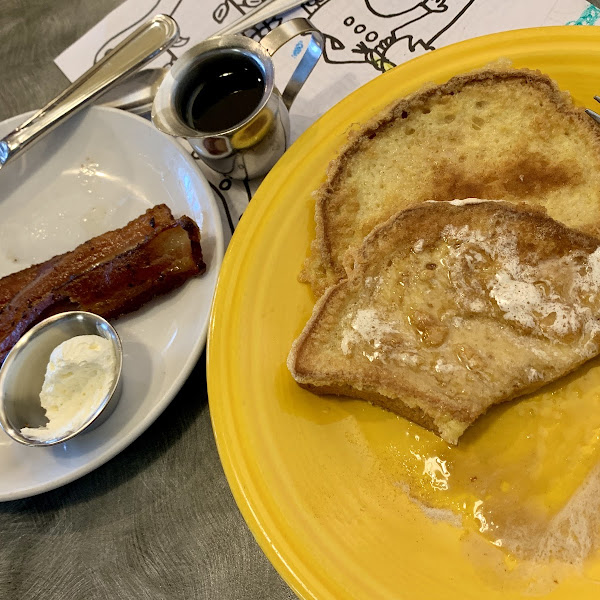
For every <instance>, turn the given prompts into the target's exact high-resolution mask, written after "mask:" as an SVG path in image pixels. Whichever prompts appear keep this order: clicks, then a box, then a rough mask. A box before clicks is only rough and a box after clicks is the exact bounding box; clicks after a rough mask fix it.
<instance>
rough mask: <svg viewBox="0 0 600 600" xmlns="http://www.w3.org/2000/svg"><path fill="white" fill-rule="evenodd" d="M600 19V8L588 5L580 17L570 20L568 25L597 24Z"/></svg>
mask: <svg viewBox="0 0 600 600" xmlns="http://www.w3.org/2000/svg"><path fill="white" fill-rule="evenodd" d="M598 19H600V8H596V7H595V6H588V7H587V8H586V9H585V10H584V11H583V12H582V13H581V16H580V17H579V18H578V19H576V20H575V21H569V22H568V23H567V25H595V24H596V22H597V21H598Z"/></svg>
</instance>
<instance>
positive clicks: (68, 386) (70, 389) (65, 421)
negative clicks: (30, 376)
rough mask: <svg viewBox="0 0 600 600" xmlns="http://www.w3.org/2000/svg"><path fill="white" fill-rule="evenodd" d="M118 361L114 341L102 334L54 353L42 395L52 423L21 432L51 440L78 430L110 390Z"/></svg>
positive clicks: (80, 339) (71, 342)
mask: <svg viewBox="0 0 600 600" xmlns="http://www.w3.org/2000/svg"><path fill="white" fill-rule="evenodd" d="M116 361H117V357H116V356H115V352H114V349H113V346H112V343H111V342H110V340H107V339H105V338H103V337H100V336H98V335H80V336H76V337H72V338H70V339H68V340H66V341H64V342H63V343H62V344H60V345H58V346H57V347H56V348H55V349H54V350H53V351H52V353H51V354H50V360H49V361H48V366H47V367H46V375H45V377H44V384H43V386H42V391H41V392H40V401H41V404H42V408H44V409H45V410H46V418H47V419H48V423H47V424H46V425H45V426H43V427H38V428H31V427H26V428H23V429H21V433H22V434H23V435H25V436H27V437H28V438H30V439H34V440H39V441H48V440H53V439H56V438H61V437H64V436H66V435H68V434H69V433H71V432H73V431H77V430H78V429H79V428H80V427H81V426H82V425H83V424H84V423H85V421H86V420H87V419H88V418H89V416H90V415H92V414H93V413H94V411H95V410H96V409H97V408H98V407H99V406H100V404H101V403H102V400H103V399H104V398H105V396H106V394H107V393H108V392H109V391H110V388H111V386H112V384H113V381H114V373H115V368H116Z"/></svg>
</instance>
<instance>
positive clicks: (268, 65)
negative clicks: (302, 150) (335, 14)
mask: <svg viewBox="0 0 600 600" xmlns="http://www.w3.org/2000/svg"><path fill="white" fill-rule="evenodd" d="M304 34H311V37H310V41H309V42H308V44H307V48H306V51H305V53H304V55H303V56H302V58H301V60H300V62H299V63H298V65H297V66H296V69H295V70H294V72H293V74H292V76H291V78H290V80H289V81H288V83H287V85H286V86H285V89H284V90H283V93H282V94H280V93H279V91H278V90H277V88H276V87H275V84H274V69H273V61H272V60H271V56H273V54H275V52H277V50H279V48H281V47H282V46H283V45H284V44H286V43H287V42H289V41H290V40H291V39H292V38H294V37H296V36H299V35H304ZM322 52H323V36H322V34H321V33H320V32H319V31H318V30H316V29H315V28H314V27H313V26H312V25H311V24H310V23H309V22H308V21H307V20H306V19H303V18H298V19H291V20H290V21H286V22H285V23H283V24H281V25H280V26H279V27H277V28H276V29H274V30H273V31H271V32H270V33H268V34H267V35H266V36H265V37H264V38H263V39H262V40H261V41H260V43H259V42H255V41H254V40H252V39H249V38H247V37H244V36H242V35H237V34H235V35H225V36H220V37H214V38H209V39H207V40H205V41H204V42H201V43H200V44H198V45H197V46H194V47H193V48H191V49H190V50H188V51H187V52H186V53H185V54H183V55H182V56H181V57H180V58H179V59H178V60H177V61H176V62H175V64H174V65H173V67H172V68H171V70H170V71H169V73H168V74H167V75H166V77H165V79H164V80H163V82H162V84H161V86H160V88H159V89H158V92H157V94H156V97H155V99H154V103H153V106H152V122H153V123H154V125H155V126H156V127H157V128H158V129H160V130H161V131H163V132H164V133H167V134H169V135H173V136H177V137H183V138H186V139H187V140H188V142H189V143H190V144H191V146H192V147H193V148H194V150H195V151H196V152H197V153H198V155H199V156H200V158H201V159H202V160H203V161H204V162H205V163H206V164H207V165H208V166H209V167H211V168H212V169H214V170H215V171H218V172H220V173H224V174H226V175H228V176H229V177H232V178H234V179H245V178H248V179H252V178H254V177H259V176H261V175H264V174H265V173H267V172H268V171H269V169H271V167H272V166H273V165H274V164H275V163H276V162H277V160H278V159H279V158H280V157H281V155H282V154H283V153H284V152H285V150H286V148H287V147H288V144H289V139H290V120H289V113H288V110H289V108H290V106H291V105H292V103H293V101H294V98H295V97H296V95H297V94H298V92H299V91H300V88H301V87H302V85H303V84H304V82H305V81H306V79H307V78H308V76H309V75H310V73H311V71H312V70H313V68H314V67H315V65H316V63H317V62H318V60H319V58H320V57H321V54H322ZM253 77H254V79H252V78H253ZM247 78H250V80H251V81H254V84H253V85H248V86H246V88H244V89H233V90H230V89H229V88H228V85H230V84H233V85H234V86H235V85H236V84H239V83H240V82H243V81H244V80H245V79H247ZM242 87H243V86H242Z"/></svg>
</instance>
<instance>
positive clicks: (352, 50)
mask: <svg viewBox="0 0 600 600" xmlns="http://www.w3.org/2000/svg"><path fill="white" fill-rule="evenodd" d="M474 1H475V0H420V1H419V2H417V1H416V0H358V1H355V2H347V1H345V0H310V1H309V2H306V3H305V4H304V5H303V7H304V10H305V11H306V12H307V13H308V16H309V18H310V20H311V22H312V23H313V24H314V25H315V26H316V27H317V28H319V29H320V30H321V31H322V32H323V34H324V36H325V50H324V52H323V56H324V60H325V62H328V63H343V64H349V63H362V64H364V63H367V64H369V65H371V66H372V67H374V68H375V69H376V70H377V71H382V72H383V71H387V70H388V69H391V68H392V67H395V66H396V64H397V63H396V61H395V60H394V57H393V54H394V53H402V52H404V53H405V52H406V50H408V51H409V52H411V53H413V52H415V51H417V50H418V49H419V48H420V49H422V50H434V49H435V46H434V42H435V41H436V40H437V39H438V38H439V37H440V36H441V35H442V34H443V33H444V32H445V31H447V30H448V29H449V28H450V27H452V25H454V23H456V21H458V19H459V18H460V17H461V16H462V15H463V14H464V13H465V11H466V10H467V9H468V8H469V6H471V4H473V2H474Z"/></svg>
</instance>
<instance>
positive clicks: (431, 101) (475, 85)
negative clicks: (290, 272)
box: [300, 65, 600, 295]
mask: <svg viewBox="0 0 600 600" xmlns="http://www.w3.org/2000/svg"><path fill="white" fill-rule="evenodd" d="M314 195H315V200H316V205H315V223H316V237H315V240H314V241H313V243H312V247H311V255H310V257H309V258H308V259H307V261H306V263H305V267H304V270H303V272H302V273H301V275H300V279H301V280H302V281H305V282H309V283H310V284H311V286H312V288H313V290H314V291H315V294H316V295H320V294H321V293H322V292H323V291H324V290H325V289H326V288H327V287H328V286H329V285H332V284H333V283H335V282H337V281H339V280H340V279H341V278H343V277H344V276H345V271H346V270H345V268H344V267H345V266H347V265H345V256H346V253H347V251H348V249H356V248H357V247H358V246H359V245H360V244H361V242H362V240H363V238H364V237H365V236H366V235H367V234H368V233H369V232H370V231H371V230H372V229H373V227H375V226H376V225H378V224H380V223H382V222H383V221H385V220H386V219H387V218H389V217H390V216H391V215H393V214H395V213H396V212H398V211H399V210H402V209H404V208H407V207H408V206H410V205H413V204H418V203H420V202H424V201H427V200H440V201H447V200H454V199H457V198H469V197H477V198H502V199H504V200H507V201H509V202H516V203H518V202H527V203H532V204H536V205H542V206H543V207H544V208H545V209H546V210H547V212H548V214H549V215H550V216H551V217H553V218H555V219H557V220H558V221H561V222H563V223H565V224H566V225H568V226H569V227H574V228H577V229H581V230H582V231H585V232H587V233H591V234H592V235H598V234H600V129H599V128H598V125H597V124H596V123H594V122H593V121H592V120H591V119H590V118H589V117H587V116H586V115H585V114H584V113H583V109H581V108H578V107H576V106H575V105H574V104H573V102H572V100H571V98H570V96H569V94H568V93H566V92H563V91H561V90H560V89H559V88H558V86H557V85H556V84H555V83H554V82H553V81H552V80H551V79H550V78H549V77H547V76H546V75H543V74H542V73H540V72H537V71H530V70H527V69H511V68H506V67H504V66H501V65H498V66H494V67H493V68H487V69H484V70H480V71H476V72H472V73H468V74H464V75H460V76H457V77H454V78H452V79H450V80H449V81H448V82H447V83H444V84H442V85H435V86H434V85H430V86H428V87H426V88H424V89H422V90H420V91H418V92H416V93H415V94H413V95H411V96H408V97H406V98H403V99H400V100H398V101H397V102H395V103H394V104H392V105H391V106H389V107H388V108H387V109H385V110H384V111H383V112H382V113H380V114H379V115H377V116H376V117H375V118H374V119H372V120H371V121H370V122H368V123H366V124H364V125H363V126H362V127H361V128H360V129H358V130H354V131H350V133H349V137H348V142H347V144H346V145H345V146H344V147H342V148H341V149H340V152H339V155H338V156H337V158H336V159H335V160H334V161H333V162H332V163H331V164H330V165H329V168H328V171H327V177H326V180H325V182H324V183H323V184H322V186H321V187H320V188H319V189H318V190H317V191H316V192H315V194H314Z"/></svg>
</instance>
